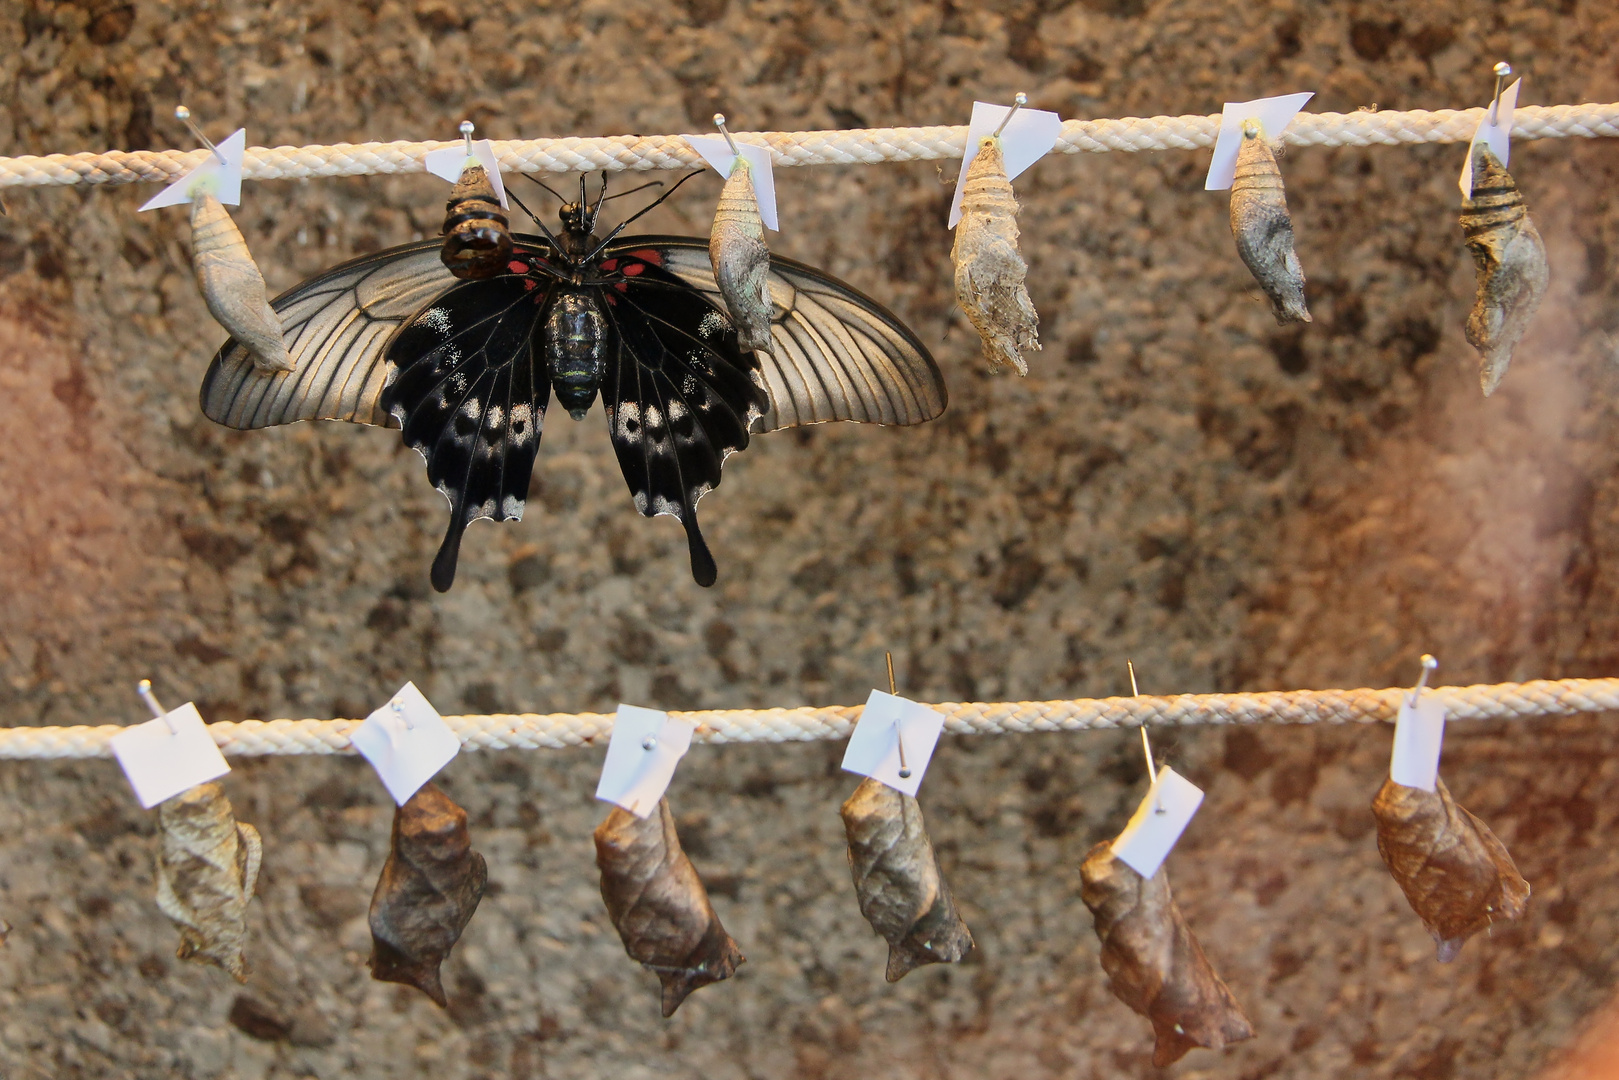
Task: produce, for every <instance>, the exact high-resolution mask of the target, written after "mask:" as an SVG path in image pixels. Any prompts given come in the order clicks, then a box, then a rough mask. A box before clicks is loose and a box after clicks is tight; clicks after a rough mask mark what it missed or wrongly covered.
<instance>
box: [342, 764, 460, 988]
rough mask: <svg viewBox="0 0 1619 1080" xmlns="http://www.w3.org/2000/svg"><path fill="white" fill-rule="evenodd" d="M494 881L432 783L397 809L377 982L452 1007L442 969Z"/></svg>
mask: <svg viewBox="0 0 1619 1080" xmlns="http://www.w3.org/2000/svg"><path fill="white" fill-rule="evenodd" d="M488 880H489V871H488V868H487V867H486V866H485V865H484V861H483V856H482V855H479V854H478V853H477V852H476V851H473V850H472V837H471V835H470V834H469V833H468V832H467V812H466V811H465V810H463V809H461V808H460V807H459V806H457V805H455V803H454V802H453V801H452V800H451V799H450V797H449V796H448V795H446V794H444V792H442V791H440V790H439V789H438V788H437V787H436V786H435V785H433V784H423V785H422V788H421V790H420V791H418V792H416V794H414V795H412V796H411V797H410V798H409V799H408V800H407V801H406V802H405V805H403V806H401V807H399V808H398V809H397V810H395V811H394V827H393V841H392V844H391V845H390V847H389V850H388V861H387V862H386V863H384V864H383V867H382V877H381V878H379V879H378V880H377V888H376V891H375V892H374V893H372V894H371V977H372V978H373V979H376V980H377V981H379V982H396V983H404V984H405V985H406V986H414V987H416V989H418V990H420V991H421V992H422V993H424V994H426V995H427V996H428V997H430V998H432V999H433V1000H434V1001H435V1002H437V1003H438V1005H439V1006H440V1007H443V1006H445V1005H447V1004H448V999H447V998H446V997H445V996H444V985H443V983H442V982H441V981H440V980H439V965H440V964H442V963H443V962H444V958H445V957H446V956H448V955H449V954H450V949H451V947H452V946H454V945H455V943H456V941H457V940H458V939H459V938H460V937H461V931H462V930H465V929H466V926H467V923H468V922H470V921H471V920H472V913H473V912H475V911H477V910H478V901H479V900H481V899H483V890H484V886H485V884H487V882H488Z"/></svg>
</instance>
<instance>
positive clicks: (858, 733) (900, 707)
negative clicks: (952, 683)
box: [843, 690, 944, 795]
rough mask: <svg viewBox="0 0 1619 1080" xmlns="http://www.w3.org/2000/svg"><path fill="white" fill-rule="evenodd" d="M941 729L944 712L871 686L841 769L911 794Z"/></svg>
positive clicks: (920, 778) (913, 792)
mask: <svg viewBox="0 0 1619 1080" xmlns="http://www.w3.org/2000/svg"><path fill="white" fill-rule="evenodd" d="M943 730H944V714H942V713H940V712H939V711H938V710H936V709H930V708H928V707H927V706H926V705H919V704H917V703H916V702H914V701H910V700H908V699H906V698H902V697H895V696H894V695H893V694H885V693H883V692H882V691H881V690H873V691H872V692H871V696H870V697H868V698H867V699H866V708H865V711H863V712H862V713H861V714H860V722H859V723H858V724H856V725H855V726H854V732H853V734H851V735H850V736H849V746H848V748H847V749H846V750H844V752H843V768H844V771H845V772H852V773H856V774H858V775H860V776H869V777H871V778H872V779H873V780H879V781H881V782H882V783H884V784H887V785H888V786H889V787H891V788H893V789H894V790H895V791H898V792H900V793H902V794H905V795H915V794H916V789H917V788H919V787H921V786H922V777H923V775H924V774H926V773H927V771H928V762H929V761H931V760H932V759H933V749H934V747H936V746H938V745H939V733H940V732H941V731H943ZM902 743H903V744H904V745H903V748H902V746H901V744H902ZM902 754H903V757H904V759H905V763H904V764H903V765H902V764H900V758H901V756H902ZM902 773H903V774H906V775H901V774H902Z"/></svg>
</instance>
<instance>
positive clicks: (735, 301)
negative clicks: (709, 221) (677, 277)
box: [708, 154, 773, 352]
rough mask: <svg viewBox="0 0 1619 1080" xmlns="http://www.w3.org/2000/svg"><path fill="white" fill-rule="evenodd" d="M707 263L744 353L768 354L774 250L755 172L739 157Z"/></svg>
mask: <svg viewBox="0 0 1619 1080" xmlns="http://www.w3.org/2000/svg"><path fill="white" fill-rule="evenodd" d="M708 261H709V263H710V265H712V266H713V267H714V280H715V282H716V283H717V284H718V285H719V287H720V295H721V296H723V297H724V298H725V308H726V310H727V311H729V312H730V315H731V323H732V325H734V326H735V327H736V332H737V336H738V337H739V338H741V340H742V347H743V348H744V349H758V350H762V351H764V352H770V351H771V341H770V315H771V312H772V310H773V309H772V306H771V301H770V248H769V247H767V246H766V245H765V223H764V219H763V218H762V217H760V215H759V198H758V195H757V194H755V192H754V189H753V168H752V166H750V165H749V164H748V159H747V158H745V157H743V156H742V155H741V154H738V155H737V156H736V164H735V165H733V166H732V167H731V175H730V176H729V177H728V178H727V179H726V181H725V187H724V189H722V190H721V191H720V201H719V205H718V206H717V207H715V209H714V227H713V229H712V230H711V231H710V232H709V235H708Z"/></svg>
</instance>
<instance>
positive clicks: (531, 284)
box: [523, 278, 540, 292]
mask: <svg viewBox="0 0 1619 1080" xmlns="http://www.w3.org/2000/svg"><path fill="white" fill-rule="evenodd" d="M539 284H540V283H539V282H537V281H535V280H534V279H533V278H524V279H523V288H525V289H527V290H528V291H529V292H533V291H534V290H535V289H536V288H537V287H538V286H539Z"/></svg>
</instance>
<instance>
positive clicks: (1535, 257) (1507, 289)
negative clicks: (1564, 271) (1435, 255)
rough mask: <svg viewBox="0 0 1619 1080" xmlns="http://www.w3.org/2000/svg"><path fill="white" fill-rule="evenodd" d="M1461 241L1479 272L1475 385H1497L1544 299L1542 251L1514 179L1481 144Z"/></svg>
mask: <svg viewBox="0 0 1619 1080" xmlns="http://www.w3.org/2000/svg"><path fill="white" fill-rule="evenodd" d="M1462 236H1463V237H1464V238H1465V239H1466V241H1467V250H1468V251H1471V252H1472V253H1473V263H1474V265H1475V266H1476V267H1477V269H1478V296H1477V297H1476V298H1475V299H1474V301H1473V310H1472V312H1471V313H1470V314H1469V315H1468V316H1467V340H1468V343H1469V344H1471V345H1472V346H1473V348H1475V349H1477V350H1478V356H1479V384H1480V385H1481V386H1482V387H1483V388H1484V394H1485V396H1486V397H1488V396H1489V395H1490V394H1492V393H1494V392H1495V388H1496V387H1497V386H1500V385H1501V379H1502V377H1503V376H1505V375H1506V373H1507V365H1508V364H1511V363H1512V350H1513V348H1514V347H1515V346H1516V345H1517V344H1518V341H1519V339H1521V338H1522V337H1523V333H1524V331H1525V330H1526V329H1528V327H1529V320H1530V319H1532V318H1534V316H1535V311H1536V309H1537V308H1539V307H1540V301H1541V299H1542V298H1544V297H1545V295H1546V279H1547V271H1546V245H1545V244H1543V243H1542V242H1541V240H1540V233H1539V231H1538V230H1536V228H1535V223H1534V222H1533V221H1530V220H1529V210H1528V208H1527V207H1525V206H1524V204H1523V194H1522V193H1521V192H1520V191H1519V190H1518V185H1517V184H1515V183H1513V181H1512V174H1511V173H1509V172H1507V169H1506V166H1505V165H1502V164H1501V161H1500V159H1499V158H1497V157H1496V156H1495V155H1494V154H1492V153H1491V152H1490V148H1489V147H1488V146H1486V145H1485V144H1484V143H1482V142H1480V143H1475V144H1474V146H1473V197H1472V198H1471V199H1465V200H1463V202H1462Z"/></svg>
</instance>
